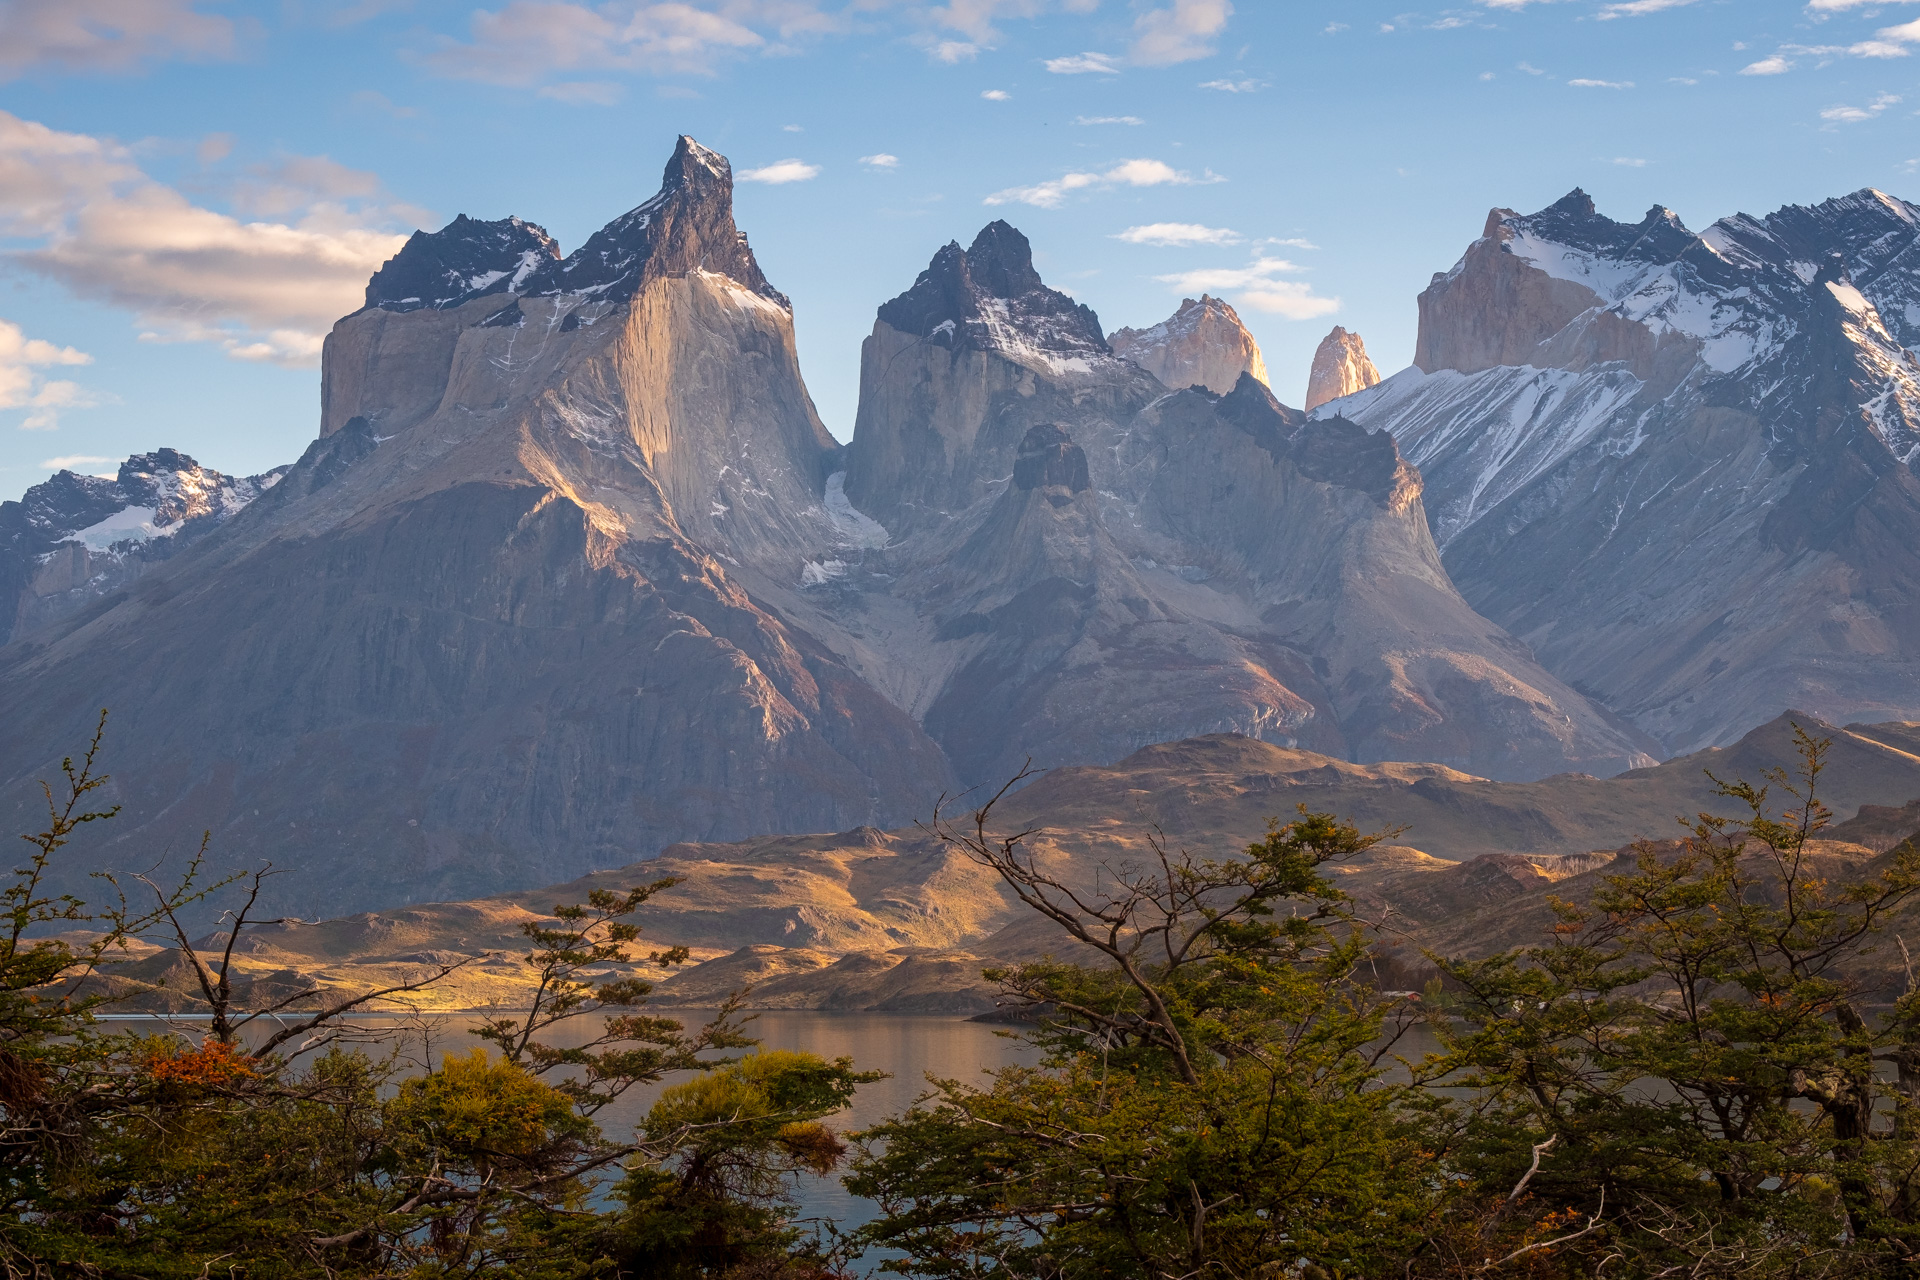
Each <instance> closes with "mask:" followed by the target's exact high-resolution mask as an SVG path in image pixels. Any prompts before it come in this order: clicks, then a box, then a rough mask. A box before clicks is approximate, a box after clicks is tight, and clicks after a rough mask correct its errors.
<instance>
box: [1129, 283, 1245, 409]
mask: <svg viewBox="0 0 1920 1280" xmlns="http://www.w3.org/2000/svg"><path fill="white" fill-rule="evenodd" d="M1107 341H1108V342H1109V343H1110V344H1111V345H1112V347H1113V354H1115V355H1117V356H1120V357H1121V358H1122V359H1126V360H1131V361H1133V363H1135V364H1137V365H1139V366H1140V367H1141V368H1143V369H1145V370H1146V371H1147V372H1148V373H1151V374H1152V375H1153V376H1154V377H1156V378H1158V379H1160V381H1162V382H1164V383H1165V384H1166V385H1167V386H1169V387H1173V388H1175V389H1180V388H1185V387H1191V386H1202V387H1205V388H1207V389H1208V390H1209V391H1212V392H1213V393H1215V394H1216V395H1225V394H1227V393H1228V392H1230V391H1232V390H1233V388H1234V384H1235V383H1237V382H1238V381H1239V380H1240V375H1241V374H1243V373H1250V374H1252V375H1253V376H1254V377H1255V378H1258V379H1259V380H1260V381H1261V382H1266V381H1267V362H1266V360H1265V358H1264V357H1262V356H1261V354H1260V344H1259V343H1258V342H1255V341H1254V338H1253V334H1251V333H1250V332H1248V331H1247V326H1246V325H1245V324H1243V323H1241V321H1240V314H1239V313H1238V312H1237V311H1235V310H1234V309H1233V308H1232V307H1231V306H1230V305H1228V304H1227V303H1226V302H1224V301H1222V300H1221V299H1219V298H1216V297H1213V296H1212V295H1210V294H1201V295H1200V298H1199V300H1198V301H1196V300H1194V299H1192V298H1182V299H1181V300H1180V306H1179V308H1178V309H1177V310H1176V311H1175V312H1174V313H1173V314H1172V315H1171V316H1169V317H1168V318H1167V319H1165V320H1162V321H1161V322H1160V323H1159V324H1156V325H1154V326H1152V327H1151V328H1147V329H1116V330H1114V332H1113V333H1112V334H1111V335H1110V336H1109V337H1108V339H1107Z"/></svg>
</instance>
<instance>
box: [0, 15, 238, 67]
mask: <svg viewBox="0 0 1920 1280" xmlns="http://www.w3.org/2000/svg"><path fill="white" fill-rule="evenodd" d="M233 51H234V27H233V22H232V21H231V20H230V19H228V18H224V17H221V16H218V15H216V14H209V13H202V12H200V11H199V10H198V8H196V7H195V4H194V0H7V2H6V3H4V4H0V79H10V78H12V77H13V76H17V75H20V74H22V73H23V72H27V71H32V70H37V69H40V68H46V67H57V68H60V69H63V70H70V71H128V70H132V69H133V68H135V67H137V66H139V65H140V64H141V63H143V62H148V61H152V60H154V59H158V58H169V57H185V58H224V57H227V56H229V55H231V54H232V53H233Z"/></svg>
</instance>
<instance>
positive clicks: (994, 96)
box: [980, 89, 1013, 102]
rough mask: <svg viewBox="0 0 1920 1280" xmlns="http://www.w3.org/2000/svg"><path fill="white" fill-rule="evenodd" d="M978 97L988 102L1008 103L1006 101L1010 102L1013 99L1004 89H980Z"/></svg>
mask: <svg viewBox="0 0 1920 1280" xmlns="http://www.w3.org/2000/svg"><path fill="white" fill-rule="evenodd" d="M980 96H981V97H983V98H985V99H986V100H987V101H988V102H1008V101H1011V100H1012V98H1013V95H1012V94H1010V93H1008V92H1007V91H1006V90H1005V89H982V90H981V91H980Z"/></svg>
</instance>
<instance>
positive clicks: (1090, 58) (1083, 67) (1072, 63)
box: [1047, 53, 1120, 76]
mask: <svg viewBox="0 0 1920 1280" xmlns="http://www.w3.org/2000/svg"><path fill="white" fill-rule="evenodd" d="M1047 70H1049V71H1051V72H1053V74H1054V75H1057V76H1085V75H1102V76H1114V75H1119V74H1120V64H1119V62H1118V60H1117V59H1115V58H1114V56H1113V55H1112V54H1108V53H1076V54H1071V55H1069V56H1067V57H1064V58H1048V59H1047Z"/></svg>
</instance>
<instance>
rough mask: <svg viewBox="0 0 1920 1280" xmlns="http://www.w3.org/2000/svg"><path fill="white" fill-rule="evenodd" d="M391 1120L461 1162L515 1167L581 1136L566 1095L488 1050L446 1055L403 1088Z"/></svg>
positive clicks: (390, 1116) (392, 1110)
mask: <svg viewBox="0 0 1920 1280" xmlns="http://www.w3.org/2000/svg"><path fill="white" fill-rule="evenodd" d="M389 1119H390V1122H391V1123H392V1124H394V1125H395V1126H396V1127H397V1128H401V1129H405V1130H408V1131H410V1132H413V1133H416V1134H418V1135H420V1136H421V1137H423V1138H429V1139H431V1140H432V1141H435V1142H437V1143H438V1144H441V1145H444V1146H445V1147H447V1148H448V1149H449V1150H451V1151H454V1152H457V1153H458V1154H460V1155H464V1156H469V1157H471V1156H491V1157H496V1158H497V1157H501V1156H511V1157H514V1158H516V1159H520V1160H528V1159H531V1158H533V1157H534V1156H536V1155H538V1154H539V1153H541V1152H542V1151H544V1150H546V1149H547V1148H548V1147H550V1146H551V1145H552V1144H553V1143H554V1142H555V1141H556V1140H559V1139H563V1138H567V1137H572V1136H576V1135H578V1134H579V1133H580V1131H581V1129H582V1125H581V1123H580V1121H579V1119H578V1117H577V1116H576V1115H575V1114H574V1109H573V1103H572V1101H571V1100H570V1099H569V1098H568V1097H567V1096H566V1095H565V1094H564V1093H561V1092H560V1091H559V1090H558V1089H555V1088H553V1087H551V1086H550V1085H546V1084H543V1083H541V1082H540V1081H539V1080H536V1079H535V1078H534V1077H533V1076H531V1075H529V1074H528V1073H527V1072H526V1071H525V1070H524V1069H522V1068H520V1067H517V1066H515V1065H513V1064H512V1063H510V1062H505V1061H497V1060H494V1059H491V1058H489V1057H488V1055H487V1051H486V1050H485V1049H475V1050H474V1051H473V1052H472V1053H467V1054H449V1055H447V1057H446V1058H445V1059H444V1060H442V1062H441V1063H440V1069H439V1070H438V1071H435V1072H433V1073H432V1074H430V1075H424V1076H418V1077H416V1078H414V1079H412V1080H408V1081H406V1082H404V1083H403V1084H402V1085H401V1086H400V1091H399V1094H398V1095H397V1096H396V1097H395V1098H394V1100H393V1103H392V1105H391V1107H390V1109H389Z"/></svg>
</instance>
